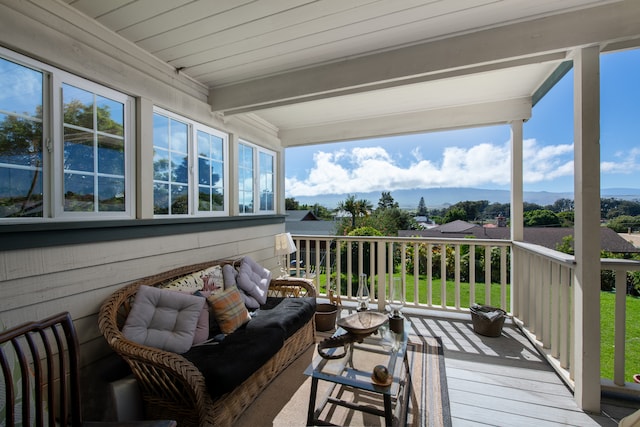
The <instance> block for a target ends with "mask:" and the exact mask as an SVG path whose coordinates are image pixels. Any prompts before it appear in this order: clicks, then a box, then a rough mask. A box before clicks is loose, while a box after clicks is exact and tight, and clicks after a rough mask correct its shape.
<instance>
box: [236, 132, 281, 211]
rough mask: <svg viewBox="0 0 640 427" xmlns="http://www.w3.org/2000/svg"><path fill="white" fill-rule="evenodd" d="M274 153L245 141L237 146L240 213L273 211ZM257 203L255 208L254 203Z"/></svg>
mask: <svg viewBox="0 0 640 427" xmlns="http://www.w3.org/2000/svg"><path fill="white" fill-rule="evenodd" d="M274 162H275V153H274V152H272V151H269V150H266V149H264V148H262V147H258V146H255V145H253V144H249V143H248V142H246V141H242V142H240V144H239V145H238V204H239V209H240V213H243V214H247V213H267V212H273V211H274V210H275V192H274V187H275V173H274V171H275V163H274ZM256 200H258V201H259V203H258V205H257V206H256V205H255V201H256Z"/></svg>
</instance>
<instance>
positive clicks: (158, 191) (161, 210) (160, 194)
mask: <svg viewBox="0 0 640 427" xmlns="http://www.w3.org/2000/svg"><path fill="white" fill-rule="evenodd" d="M153 213H154V214H155V215H166V214H168V213H169V184H157V183H156V184H153Z"/></svg>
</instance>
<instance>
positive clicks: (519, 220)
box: [509, 120, 528, 316]
mask: <svg viewBox="0 0 640 427" xmlns="http://www.w3.org/2000/svg"><path fill="white" fill-rule="evenodd" d="M522 145H523V132H522V120H515V121H513V122H511V213H510V215H509V217H510V218H511V240H512V241H518V242H521V241H522V240H523V239H524V230H523V228H524V219H523V210H524V208H523V205H522V203H523V200H524V196H523V193H524V189H523V181H524V178H523V176H522V175H523V172H522V171H523V166H522V159H523V154H522V152H523V148H522ZM518 254H520V252H518V253H516V252H515V251H511V265H510V268H511V286H510V288H511V307H509V311H511V313H513V314H514V315H515V316H519V315H520V314H521V313H522V307H519V306H518V301H520V300H521V299H520V298H519V295H520V294H521V293H522V291H523V289H525V287H524V283H522V281H523V280H528V278H525V277H524V275H522V274H520V272H519V271H518V270H517V269H518V268H522V263H521V262H518V259H517V256H518ZM519 280H520V281H519Z"/></svg>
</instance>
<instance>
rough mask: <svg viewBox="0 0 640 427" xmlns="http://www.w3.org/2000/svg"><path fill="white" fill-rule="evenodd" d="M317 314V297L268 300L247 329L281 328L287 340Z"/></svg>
mask: <svg viewBox="0 0 640 427" xmlns="http://www.w3.org/2000/svg"><path fill="white" fill-rule="evenodd" d="M315 312H316V299H315V297H303V298H274V297H269V298H267V302H266V303H265V304H263V305H262V306H260V308H259V309H258V310H256V311H255V312H254V314H253V316H252V318H251V321H249V323H247V329H262V328H279V329H280V330H281V331H283V332H284V336H285V339H286V338H289V337H290V336H291V335H293V334H294V333H296V331H297V330H298V329H300V328H301V327H302V326H304V325H305V324H306V323H307V322H308V321H309V320H311V318H312V316H313V315H314V313H315Z"/></svg>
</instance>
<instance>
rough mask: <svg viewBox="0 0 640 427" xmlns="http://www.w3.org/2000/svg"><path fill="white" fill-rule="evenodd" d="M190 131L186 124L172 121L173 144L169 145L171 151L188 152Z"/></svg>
mask: <svg viewBox="0 0 640 427" xmlns="http://www.w3.org/2000/svg"><path fill="white" fill-rule="evenodd" d="M188 130H189V127H188V126H187V124H186V123H182V122H179V121H177V120H171V142H170V145H169V147H170V148H171V151H178V152H180V153H186V152H187V142H188V133H187V132H188Z"/></svg>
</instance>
